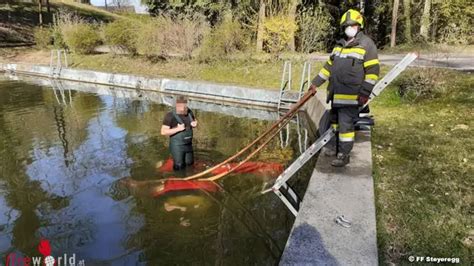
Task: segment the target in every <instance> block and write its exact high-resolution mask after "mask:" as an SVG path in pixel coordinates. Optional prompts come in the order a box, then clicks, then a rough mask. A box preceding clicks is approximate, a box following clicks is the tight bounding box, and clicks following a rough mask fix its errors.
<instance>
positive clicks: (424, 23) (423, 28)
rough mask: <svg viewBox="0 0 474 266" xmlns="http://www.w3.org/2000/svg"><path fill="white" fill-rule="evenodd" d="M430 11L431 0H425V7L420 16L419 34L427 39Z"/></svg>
mask: <svg viewBox="0 0 474 266" xmlns="http://www.w3.org/2000/svg"><path fill="white" fill-rule="evenodd" d="M430 11H431V0H425V7H424V8H423V16H422V17H421V25H420V35H421V37H423V38H424V39H425V41H427V40H428V39H429V37H428V33H429V28H430Z"/></svg>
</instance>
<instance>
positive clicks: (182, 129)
mask: <svg viewBox="0 0 474 266" xmlns="http://www.w3.org/2000/svg"><path fill="white" fill-rule="evenodd" d="M185 129H186V127H185V126H184V124H178V126H177V127H176V132H181V131H184V130H185Z"/></svg>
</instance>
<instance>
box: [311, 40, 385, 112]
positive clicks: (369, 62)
mask: <svg viewBox="0 0 474 266" xmlns="http://www.w3.org/2000/svg"><path fill="white" fill-rule="evenodd" d="M379 72H380V66H379V60H378V56H377V47H376V46H375V44H374V42H373V41H372V39H370V38H369V37H367V36H366V35H365V34H364V33H363V32H359V33H358V34H357V35H356V37H355V39H354V41H352V42H350V43H347V41H346V40H344V39H342V40H339V41H338V42H337V44H336V47H334V49H333V50H332V53H331V55H330V57H329V60H328V61H327V62H326V64H325V65H324V67H323V68H322V69H321V71H320V72H319V74H318V75H317V76H316V77H315V78H314V79H313V81H312V84H314V85H315V86H316V87H319V86H321V85H322V84H323V83H324V82H325V81H326V80H328V79H329V85H328V98H327V101H328V102H329V101H332V106H333V107H343V106H354V105H356V106H357V105H358V96H359V95H364V96H370V94H371V92H372V89H373V87H374V85H375V83H376V82H377V79H378V78H379Z"/></svg>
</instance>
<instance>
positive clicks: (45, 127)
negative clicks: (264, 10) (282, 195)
mask: <svg viewBox="0 0 474 266" xmlns="http://www.w3.org/2000/svg"><path fill="white" fill-rule="evenodd" d="M170 108H171V107H169V106H166V105H164V104H157V103H154V102H152V101H149V100H140V99H130V98H124V97H114V96H111V95H104V94H100V93H93V92H81V91H74V90H64V91H59V90H57V88H56V89H53V88H52V87H48V86H39V85H35V84H31V83H27V82H24V81H21V80H19V81H18V80H17V81H14V80H9V79H7V78H4V77H2V78H1V79H0V254H1V255H2V260H1V261H2V262H1V263H0V264H2V263H4V262H5V259H6V256H7V255H8V254H15V255H16V257H17V258H18V257H21V256H25V257H26V256H30V257H31V256H41V254H40V253H39V251H38V249H37V246H38V244H39V242H40V239H42V238H44V239H47V240H49V241H50V243H51V246H52V254H53V256H55V257H58V256H62V255H63V254H67V255H68V256H72V255H73V254H74V255H75V257H76V260H80V259H84V261H85V263H86V264H88V265H91V264H92V265H112V264H113V265H137V264H138V265H168V264H173V265H176V264H193V265H201V264H214V265H228V264H239V265H243V264H245V265H250V264H251V265H256V264H258V265H269V264H275V263H277V262H278V260H279V258H280V256H281V253H282V250H283V249H284V246H285V243H286V240H287V238H288V235H289V232H290V229H291V226H292V224H293V221H294V218H293V216H292V215H291V213H290V212H289V211H288V210H287V209H286V207H285V206H284V205H283V204H282V203H281V202H280V200H279V199H278V198H277V197H276V196H275V195H273V194H272V193H268V194H265V195H261V194H260V191H261V189H262V186H263V184H264V183H265V182H267V181H271V180H273V179H275V178H276V176H277V175H278V174H276V173H273V172H270V173H267V174H263V175H262V174H232V175H229V176H227V177H225V178H223V179H222V180H219V181H218V182H217V183H218V185H219V186H220V187H221V189H219V190H218V191H216V192H213V193H210V192H206V191H199V190H198V191H177V192H173V193H166V194H163V195H160V196H159V197H153V196H152V195H151V194H150V193H149V192H150V188H151V189H152V187H153V185H151V186H149V185H147V186H135V187H130V186H129V184H130V182H131V181H133V182H136V183H140V184H141V181H150V180H158V179H160V178H163V176H169V175H171V174H170V173H167V174H166V173H162V172H160V171H159V169H157V165H158V166H159V165H161V164H162V162H164V161H166V160H167V159H168V158H169V152H168V139H167V138H166V137H163V136H161V135H160V134H159V130H160V127H161V123H162V119H163V117H164V115H165V114H166V112H168V111H169V110H170ZM193 111H194V113H195V115H196V117H197V119H198V121H199V127H198V128H197V129H196V130H195V139H194V140H195V141H194V143H195V157H196V160H197V161H199V162H200V163H201V164H205V165H213V164H216V163H218V162H220V161H222V160H223V159H225V158H227V157H228V156H230V155H232V154H234V153H235V152H236V151H238V150H239V149H240V148H242V147H244V146H245V145H246V144H247V143H249V142H250V141H252V140H253V139H254V138H255V137H256V136H258V135H259V133H261V132H263V131H264V130H265V129H266V128H267V127H268V126H269V125H270V124H271V121H264V120H258V119H255V118H238V117H235V116H230V115H224V114H218V113H213V112H207V111H202V110H198V109H196V110H193ZM291 127H292V129H291V130H292V131H294V130H295V129H294V128H295V126H294V125H292V126H291ZM293 133H294V132H293ZM293 135H295V134H293ZM297 145H298V144H297V140H296V139H295V138H291V139H290V142H289V145H288V146H287V147H285V148H282V147H281V146H280V140H279V139H278V138H276V139H274V140H273V141H272V142H271V143H270V145H269V147H268V148H266V149H265V150H264V151H263V152H261V153H260V154H259V155H258V156H257V157H256V158H255V159H254V160H255V161H259V162H265V163H277V164H281V165H282V166H287V165H288V164H289V163H290V162H291V161H292V160H293V159H295V158H296V157H297V156H298V155H299V153H298V149H297ZM310 171H311V167H306V168H304V169H302V170H301V171H300V173H299V174H298V176H297V177H295V178H294V179H293V182H294V186H295V187H296V188H297V191H299V192H300V193H303V191H304V189H305V187H306V184H307V181H308V177H309V175H310V174H309V173H310ZM178 175H179V174H178Z"/></svg>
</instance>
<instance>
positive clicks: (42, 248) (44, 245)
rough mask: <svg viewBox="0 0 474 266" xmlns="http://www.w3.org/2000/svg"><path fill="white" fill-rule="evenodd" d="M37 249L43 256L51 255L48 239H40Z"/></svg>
mask: <svg viewBox="0 0 474 266" xmlns="http://www.w3.org/2000/svg"><path fill="white" fill-rule="evenodd" d="M38 251H39V253H41V255H43V257H47V256H49V255H51V245H50V244H49V240H47V239H41V240H40V243H39V245H38Z"/></svg>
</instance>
